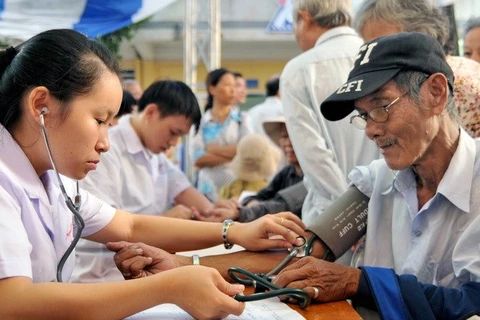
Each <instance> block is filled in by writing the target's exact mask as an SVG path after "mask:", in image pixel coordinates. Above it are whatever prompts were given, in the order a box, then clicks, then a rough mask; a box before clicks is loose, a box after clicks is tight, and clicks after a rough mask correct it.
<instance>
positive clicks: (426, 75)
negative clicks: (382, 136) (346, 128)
mask: <svg viewBox="0 0 480 320" xmlns="http://www.w3.org/2000/svg"><path fill="white" fill-rule="evenodd" d="M428 78H430V75H429V74H425V78H424V79H423V80H422V81H420V83H419V84H418V86H419V87H420V86H421V85H422V84H423V83H424V82H425V81H426V80H427V79H428ZM409 91H410V90H407V91H405V92H404V93H402V94H401V95H400V96H398V97H397V98H396V99H395V100H393V101H392V102H390V103H389V104H387V105H386V106H383V107H377V108H373V109H372V110H370V112H367V113H365V114H356V115H354V116H351V117H350V124H352V125H353V126H354V127H355V128H357V129H359V130H365V129H366V128H367V120H368V118H370V119H372V120H373V121H374V122H376V123H383V122H386V121H387V120H388V118H389V113H388V109H389V108H390V107H392V106H393V105H394V104H395V103H396V102H397V101H398V100H400V98H401V97H403V96H404V95H405V94H407V92H409ZM378 109H383V110H384V111H386V112H385V114H386V118H385V120H380V121H379V120H375V119H373V118H372V116H371V115H370V114H371V113H372V112H373V111H374V110H378ZM356 118H360V119H362V120H363V122H364V125H362V126H360V127H359V126H357V125H355V123H354V121H355V119H356Z"/></svg>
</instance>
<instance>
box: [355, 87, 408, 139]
mask: <svg viewBox="0 0 480 320" xmlns="http://www.w3.org/2000/svg"><path fill="white" fill-rule="evenodd" d="M405 94H406V92H404V93H403V94H402V95H401V96H399V97H398V98H396V99H395V100H393V101H392V102H390V103H389V104H387V105H386V106H383V107H378V108H373V109H372V110H370V112H368V113H364V114H357V115H354V116H352V117H351V118H350V123H351V124H353V125H354V126H355V128H357V129H360V130H364V129H365V128H366V127H367V120H368V118H370V119H372V120H373V121H375V122H377V123H381V122H385V121H387V120H388V109H389V108H390V107H391V106H393V105H394V104H395V103H396V102H397V101H398V100H400V98H401V97H403V96H404V95H405Z"/></svg>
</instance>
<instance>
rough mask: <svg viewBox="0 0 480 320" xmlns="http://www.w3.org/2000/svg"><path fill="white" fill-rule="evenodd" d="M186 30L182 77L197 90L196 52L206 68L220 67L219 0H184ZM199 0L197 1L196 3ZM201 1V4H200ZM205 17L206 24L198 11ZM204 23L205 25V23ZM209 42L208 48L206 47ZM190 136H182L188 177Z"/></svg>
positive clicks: (191, 177)
mask: <svg viewBox="0 0 480 320" xmlns="http://www.w3.org/2000/svg"><path fill="white" fill-rule="evenodd" d="M184 1H185V22H184V26H185V30H184V45H183V47H184V54H183V78H184V81H185V83H186V84H187V85H188V86H189V87H190V88H191V89H192V91H193V92H194V93H195V94H196V93H197V67H198V61H199V59H198V56H200V58H201V60H202V61H203V63H204V64H205V66H206V69H207V70H208V71H210V70H214V69H217V68H220V64H221V16H220V0H200V1H199V0H184ZM199 2H200V3H199ZM199 4H200V6H199ZM204 13H208V15H207V16H206V17H205V20H206V24H205V23H204V21H203V20H204V19H202V17H201V15H202V14H204ZM205 26H206V27H205ZM207 44H208V50H207ZM189 148H190V136H188V135H187V136H185V137H184V139H183V150H182V168H183V170H184V171H185V173H186V175H187V177H188V178H189V179H190V181H193V180H194V168H193V163H192V162H191V160H190V157H189V155H188V150H189Z"/></svg>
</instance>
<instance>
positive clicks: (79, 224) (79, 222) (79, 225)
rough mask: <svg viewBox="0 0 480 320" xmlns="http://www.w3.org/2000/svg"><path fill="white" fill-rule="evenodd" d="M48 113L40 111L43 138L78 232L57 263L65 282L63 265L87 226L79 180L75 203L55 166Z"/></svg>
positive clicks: (46, 110) (58, 278) (45, 108)
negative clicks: (82, 209)
mask: <svg viewBox="0 0 480 320" xmlns="http://www.w3.org/2000/svg"><path fill="white" fill-rule="evenodd" d="M47 113H48V109H47V107H43V108H42V111H41V113H40V128H41V130H42V136H43V140H44V141H45V146H46V147H47V153H48V157H49V158H50V163H51V164H52V167H53V171H55V174H56V176H57V180H58V185H59V186H60V190H61V191H62V194H63V197H64V198H65V203H66V204H67V207H68V209H69V210H70V211H71V212H72V214H73V218H74V221H75V226H76V227H77V232H76V233H75V236H74V237H73V241H72V243H70V245H69V246H68V248H67V250H66V251H65V253H64V254H63V256H62V258H61V259H60V261H59V262H58V265H57V281H58V282H63V281H62V270H63V266H64V265H65V262H66V261H67V259H68V257H69V256H70V254H71V253H72V251H73V249H74V248H75V246H76V245H77V242H78V240H80V236H81V234H82V230H83V228H84V227H85V222H84V221H83V218H82V216H81V215H80V213H79V212H78V210H80V206H81V204H82V199H81V196H80V188H79V186H78V181H77V194H76V195H75V203H74V202H73V201H72V199H71V198H70V197H69V196H68V194H67V192H66V191H65V187H64V185H63V183H62V179H61V178H60V174H59V173H58V171H57V167H56V166H55V161H54V160H53V156H52V152H51V150H50V144H49V143H48V136H47V130H46V129H45V120H44V118H43V116H44V115H45V114H47Z"/></svg>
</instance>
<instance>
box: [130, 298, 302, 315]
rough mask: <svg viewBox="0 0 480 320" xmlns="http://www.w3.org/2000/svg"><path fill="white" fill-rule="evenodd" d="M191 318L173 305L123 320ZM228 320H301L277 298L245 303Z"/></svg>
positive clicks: (148, 310)
mask: <svg viewBox="0 0 480 320" xmlns="http://www.w3.org/2000/svg"><path fill="white" fill-rule="evenodd" d="M192 319H193V318H192V317H191V316H190V315H189V314H188V313H186V312H185V311H183V310H182V309H180V308H179V307H177V306H176V305H174V304H162V305H159V306H156V307H153V308H150V309H147V310H145V311H142V312H139V313H137V314H134V315H132V316H130V317H128V318H126V319H125V320H192ZM226 319H230V320H275V319H277V320H280V319H288V320H302V319H305V318H304V317H302V316H301V315H300V314H299V313H298V312H296V311H295V310H293V309H291V308H290V307H289V306H288V305H286V304H285V303H283V302H281V301H280V300H279V299H278V298H270V299H265V300H260V301H252V302H247V303H246V306H245V311H243V313H242V314H241V315H240V316H239V317H237V316H232V315H230V316H229V317H227V318H226Z"/></svg>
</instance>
